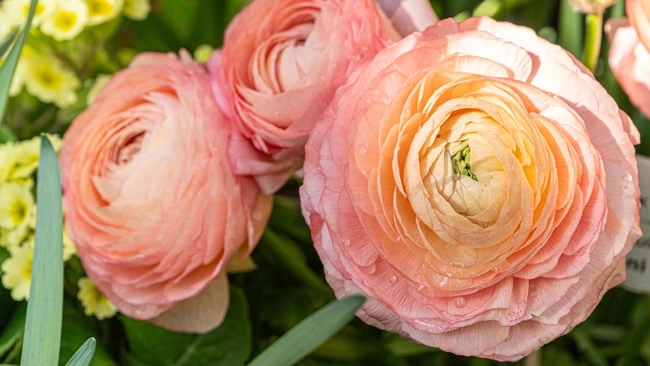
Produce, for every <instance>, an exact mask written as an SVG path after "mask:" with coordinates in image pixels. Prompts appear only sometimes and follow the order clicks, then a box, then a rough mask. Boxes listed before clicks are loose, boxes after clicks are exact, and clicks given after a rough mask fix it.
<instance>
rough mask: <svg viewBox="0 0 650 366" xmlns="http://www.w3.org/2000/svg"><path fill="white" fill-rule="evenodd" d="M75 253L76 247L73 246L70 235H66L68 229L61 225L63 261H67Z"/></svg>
mask: <svg viewBox="0 0 650 366" xmlns="http://www.w3.org/2000/svg"><path fill="white" fill-rule="evenodd" d="M75 254H77V247H76V246H75V244H74V242H73V241H72V239H70V236H68V229H66V227H65V225H64V226H63V261H64V262H67V261H68V259H70V258H72V256H73V255H75Z"/></svg>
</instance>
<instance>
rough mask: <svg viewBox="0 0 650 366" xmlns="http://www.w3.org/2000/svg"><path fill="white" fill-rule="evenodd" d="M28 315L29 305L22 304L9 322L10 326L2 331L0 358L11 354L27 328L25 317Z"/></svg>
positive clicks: (0, 336)
mask: <svg viewBox="0 0 650 366" xmlns="http://www.w3.org/2000/svg"><path fill="white" fill-rule="evenodd" d="M26 314H27V304H26V303H24V302H23V303H21V304H20V306H19V307H18V309H16V311H15V312H14V314H13V315H12V317H11V320H9V324H7V326H6V327H5V328H4V329H3V330H2V335H0V356H2V355H4V354H5V353H7V352H9V350H10V349H11V347H13V346H14V344H16V342H18V340H19V339H20V336H21V335H22V334H23V329H24V328H25V315H26Z"/></svg>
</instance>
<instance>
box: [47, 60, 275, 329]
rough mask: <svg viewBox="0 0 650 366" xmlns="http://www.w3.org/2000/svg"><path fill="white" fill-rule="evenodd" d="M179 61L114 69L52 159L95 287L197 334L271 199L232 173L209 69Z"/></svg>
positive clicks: (122, 304)
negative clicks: (56, 160)
mask: <svg viewBox="0 0 650 366" xmlns="http://www.w3.org/2000/svg"><path fill="white" fill-rule="evenodd" d="M181 58H182V59H179V58H178V57H176V56H174V55H163V54H143V55H141V56H138V57H137V58H136V59H135V60H134V62H133V63H132V65H131V67H130V68H128V69H126V70H124V71H122V72H119V73H117V74H115V75H114V76H113V77H112V78H111V80H110V82H108V84H107V85H106V86H105V87H104V88H103V89H102V91H101V92H100V93H99V95H98V96H97V97H96V99H95V100H94V102H93V103H92V105H91V106H90V107H89V108H88V109H87V110H86V111H85V112H84V113H82V114H81V115H80V116H79V117H78V118H77V119H76V120H75V121H74V122H73V124H72V126H71V127H70V129H69V130H68V132H67V133H66V135H65V136H64V142H63V147H62V149H61V154H60V159H61V167H62V176H63V189H64V191H65V192H66V195H65V206H66V213H67V216H66V222H67V228H68V231H69V234H70V236H71V237H72V238H73V240H74V242H75V243H76V244H77V250H78V255H79V257H80V258H81V260H82V262H83V265H84V268H85V269H86V272H87V273H88V276H89V277H90V278H91V279H92V280H93V282H94V283H95V284H96V285H97V287H98V288H99V289H100V290H101V291H102V293H104V294H105V295H106V297H107V298H108V299H109V300H110V301H111V303H113V304H114V305H115V306H116V307H117V308H118V310H119V311H121V312H122V313H124V314H126V315H128V316H131V317H134V318H138V319H145V320H150V321H152V322H154V323H156V324H159V325H161V326H165V327H168V328H170V329H173V330H178V331H185V332H206V331H209V330H211V329H213V328H214V327H216V326H217V325H219V324H220V322H221V321H222V320H223V316H224V314H225V311H226V309H227V304H228V298H227V296H228V290H227V280H226V277H225V271H226V268H227V266H228V264H229V262H230V261H231V260H233V259H237V260H241V259H242V258H243V257H246V256H247V255H248V254H250V252H251V251H252V249H253V247H254V246H255V244H256V243H257V241H258V240H259V237H260V235H261V232H262V230H263V227H264V224H265V222H266V220H267V219H268V216H269V214H270V210H271V197H269V196H265V195H262V194H260V193H259V189H258V186H257V185H256V184H255V182H254V180H253V179H252V178H250V177H245V176H237V175H235V174H234V173H233V171H232V169H231V167H230V164H229V162H228V160H229V157H228V151H227V150H228V149H227V146H228V140H229V135H230V128H229V124H228V123H227V122H226V119H225V117H224V116H223V114H222V113H221V112H220V110H219V108H218V106H217V105H216V103H215V102H214V99H213V97H212V94H211V85H210V79H209V76H208V73H207V71H206V70H205V69H204V68H203V67H202V66H200V65H198V64H196V63H194V61H192V60H191V59H190V58H189V56H188V55H187V54H185V53H183V54H181ZM235 256H238V258H235Z"/></svg>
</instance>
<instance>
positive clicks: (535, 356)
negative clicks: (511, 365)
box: [524, 349, 542, 366]
mask: <svg viewBox="0 0 650 366" xmlns="http://www.w3.org/2000/svg"><path fill="white" fill-rule="evenodd" d="M541 365H542V350H541V349H539V350H537V351H535V352H533V353H531V354H530V355H528V356H526V358H524V366H541Z"/></svg>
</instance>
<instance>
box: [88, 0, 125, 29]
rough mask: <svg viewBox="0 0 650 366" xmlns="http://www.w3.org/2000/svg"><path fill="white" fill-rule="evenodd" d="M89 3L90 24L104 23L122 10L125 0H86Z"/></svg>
mask: <svg viewBox="0 0 650 366" xmlns="http://www.w3.org/2000/svg"><path fill="white" fill-rule="evenodd" d="M86 5H88V15H89V20H88V24H90V25H95V24H100V23H104V22H106V21H109V20H111V19H113V18H115V17H116V16H117V15H118V14H119V13H120V11H121V10H122V5H124V0H86Z"/></svg>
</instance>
